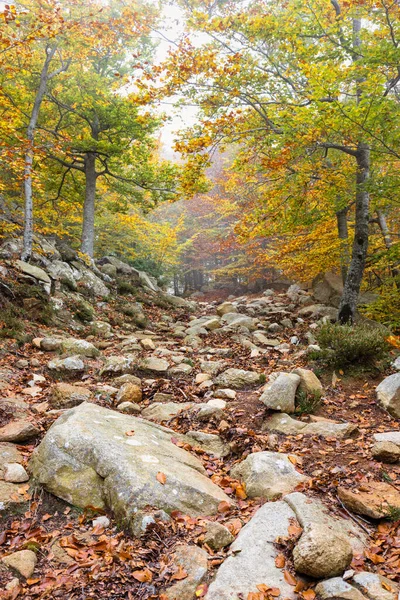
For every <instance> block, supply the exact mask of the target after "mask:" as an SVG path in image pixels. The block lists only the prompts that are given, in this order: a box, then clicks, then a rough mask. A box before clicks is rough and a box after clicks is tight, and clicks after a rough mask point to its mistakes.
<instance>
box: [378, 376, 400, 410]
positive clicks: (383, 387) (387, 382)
mask: <svg viewBox="0 0 400 600" xmlns="http://www.w3.org/2000/svg"><path fill="white" fill-rule="evenodd" d="M376 395H377V398H378V401H379V403H380V405H381V406H382V407H383V408H384V409H385V410H387V411H388V413H389V414H391V415H392V416H393V417H397V418H398V419H399V418H400V373H395V374H394V375H389V377H386V378H385V379H384V380H383V381H381V383H380V384H379V385H378V387H377V388H376Z"/></svg>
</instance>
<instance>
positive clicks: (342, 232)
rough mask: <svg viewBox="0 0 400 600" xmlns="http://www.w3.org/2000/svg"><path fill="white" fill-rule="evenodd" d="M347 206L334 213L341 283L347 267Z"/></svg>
mask: <svg viewBox="0 0 400 600" xmlns="http://www.w3.org/2000/svg"><path fill="white" fill-rule="evenodd" d="M348 212H349V208H348V206H346V207H345V208H342V209H341V210H338V211H337V213H336V219H337V228H338V235H339V241H340V268H341V272H342V280H343V283H345V282H346V277H347V271H348V269H349V262H350V252H349V230H348V227H347V213H348Z"/></svg>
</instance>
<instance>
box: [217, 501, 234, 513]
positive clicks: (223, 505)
mask: <svg viewBox="0 0 400 600" xmlns="http://www.w3.org/2000/svg"><path fill="white" fill-rule="evenodd" d="M230 510H231V505H230V504H229V502H227V501H226V500H222V502H220V503H219V504H218V512H219V513H226V512H229V511H230Z"/></svg>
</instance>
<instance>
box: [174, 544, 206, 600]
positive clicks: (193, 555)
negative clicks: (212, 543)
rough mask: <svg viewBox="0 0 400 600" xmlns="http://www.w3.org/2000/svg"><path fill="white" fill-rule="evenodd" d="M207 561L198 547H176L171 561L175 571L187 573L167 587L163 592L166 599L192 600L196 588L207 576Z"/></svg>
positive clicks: (204, 554) (203, 552)
mask: <svg viewBox="0 0 400 600" xmlns="http://www.w3.org/2000/svg"><path fill="white" fill-rule="evenodd" d="M207 559H208V554H207V552H206V551H205V550H203V549H202V548H199V547H198V546H189V545H187V544H184V545H182V546H178V547H177V548H176V550H175V553H174V556H173V558H172V560H173V563H174V565H175V567H177V569H179V568H181V569H183V570H184V571H185V572H186V573H187V577H185V578H184V579H182V580H181V581H178V582H177V583H175V584H174V585H172V586H171V587H169V588H168V589H167V590H166V591H165V596H166V598H167V599H168V600H176V599H178V598H179V600H193V598H194V595H195V592H196V589H197V587H198V586H199V585H200V583H201V582H202V581H203V580H204V578H205V576H206V575H207V566H208V565H207Z"/></svg>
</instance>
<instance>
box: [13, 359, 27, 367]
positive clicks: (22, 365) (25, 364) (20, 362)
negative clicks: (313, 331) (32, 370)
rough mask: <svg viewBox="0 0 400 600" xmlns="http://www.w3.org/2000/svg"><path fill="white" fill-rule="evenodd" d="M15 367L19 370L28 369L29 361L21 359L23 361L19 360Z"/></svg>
mask: <svg viewBox="0 0 400 600" xmlns="http://www.w3.org/2000/svg"><path fill="white" fill-rule="evenodd" d="M15 366H16V367H17V369H26V368H27V367H29V361H27V360H26V359H25V358H21V360H17V362H16V363H15Z"/></svg>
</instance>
